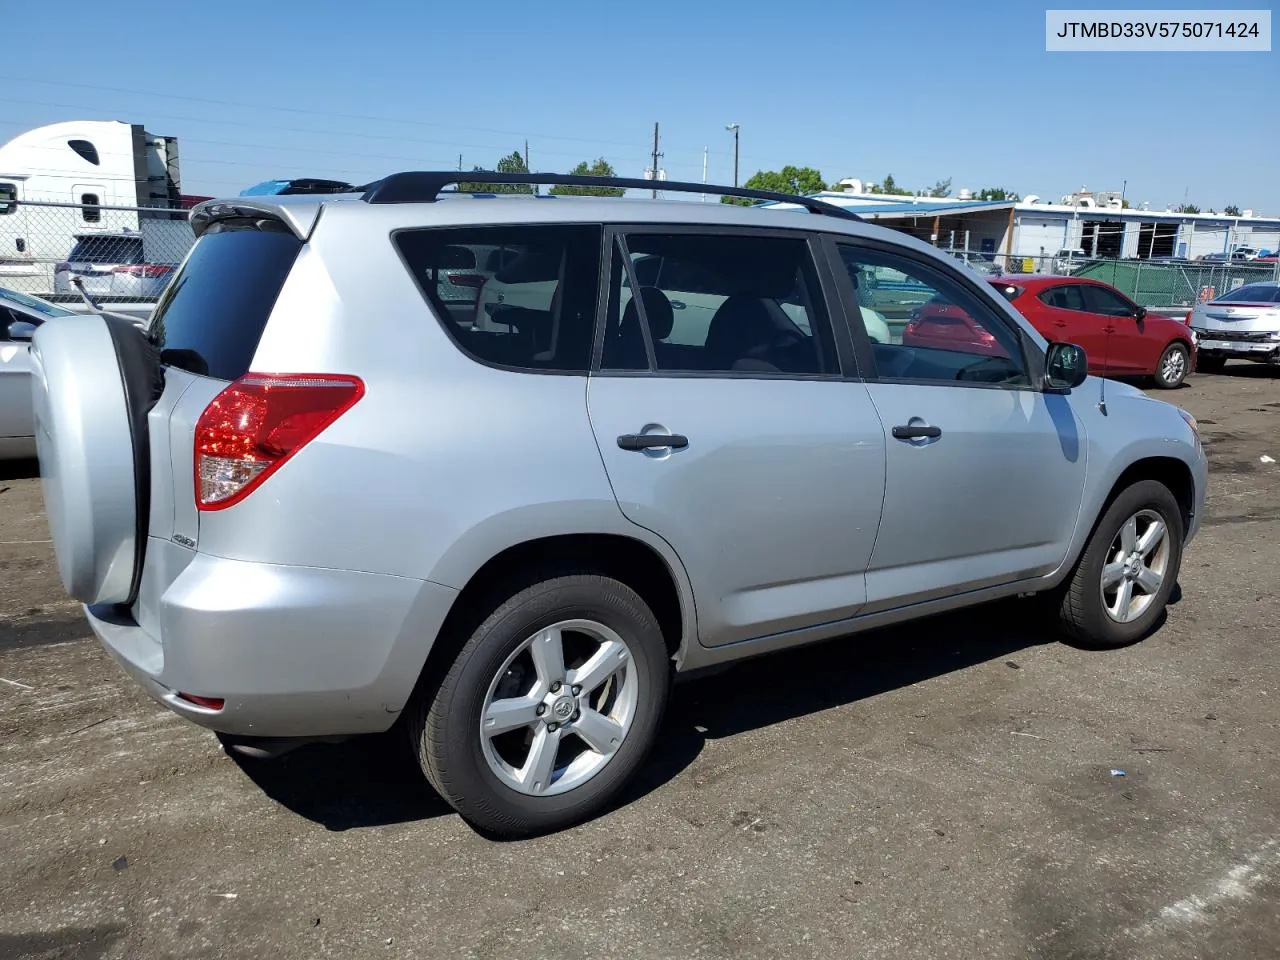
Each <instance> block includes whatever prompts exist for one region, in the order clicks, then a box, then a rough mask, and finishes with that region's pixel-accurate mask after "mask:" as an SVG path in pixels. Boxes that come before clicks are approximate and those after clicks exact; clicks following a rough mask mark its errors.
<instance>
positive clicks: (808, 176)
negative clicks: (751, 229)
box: [720, 164, 827, 206]
mask: <svg viewBox="0 0 1280 960" xmlns="http://www.w3.org/2000/svg"><path fill="white" fill-rule="evenodd" d="M743 186H744V187H746V188H747V189H748V190H769V191H772V192H773V193H790V194H795V195H796V196H800V195H802V194H806V193H820V192H822V191H823V190H825V189H827V181H825V180H823V179H822V174H821V173H820V172H818V171H817V170H815V169H813V167H793V166H791V165H790V164H788V165H787V166H785V167H783V168H782V169H781V170H757V171H756V172H755V173H753V174H752V175H751V176H750V178H749V179H748V180H747V182H746V183H744V184H743ZM720 202H721V203H736V204H739V205H740V206H750V205H751V204H753V203H755V202H756V201H754V200H749V199H747V198H746V197H721V198H720Z"/></svg>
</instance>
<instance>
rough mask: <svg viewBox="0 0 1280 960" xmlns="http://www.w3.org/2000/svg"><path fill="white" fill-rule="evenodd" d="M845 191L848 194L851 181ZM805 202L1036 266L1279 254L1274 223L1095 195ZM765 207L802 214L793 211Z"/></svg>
mask: <svg viewBox="0 0 1280 960" xmlns="http://www.w3.org/2000/svg"><path fill="white" fill-rule="evenodd" d="M849 183H850V186H853V185H854V184H855V183H856V181H850V182H849ZM857 186H861V184H857ZM811 196H813V197H815V198H817V199H821V200H826V201H827V202H829V203H833V204H837V205H839V206H844V207H853V208H855V209H856V210H857V212H858V214H859V215H860V216H862V217H864V218H865V219H867V220H871V221H873V222H879V223H883V224H884V225H885V226H890V227H893V228H894V229H898V230H902V231H904V232H906V233H910V234H911V235H913V236H916V237H919V238H920V239H922V240H925V241H927V242H930V243H933V244H935V245H937V246H940V247H954V248H955V249H967V250H972V251H975V252H979V253H987V254H993V255H1001V256H1008V257H1013V258H1016V257H1023V258H1036V259H1037V262H1038V264H1045V263H1046V262H1047V258H1052V257H1053V256H1054V255H1055V254H1057V253H1058V251H1060V250H1083V251H1084V253H1085V255H1086V256H1089V257H1097V258H1103V259H1141V260H1147V259H1150V258H1152V257H1162V258H1168V257H1182V258H1186V259H1192V260H1194V259H1198V258H1200V257H1203V256H1205V255H1207V254H1228V255H1229V254H1230V253H1231V252H1232V251H1233V250H1238V249H1241V248H1246V247H1247V248H1252V249H1254V250H1258V251H1263V252H1273V251H1275V250H1277V249H1280V217H1260V216H1255V215H1253V211H1251V210H1245V211H1242V215H1241V216H1239V217H1228V216H1224V215H1222V214H1210V213H1175V212H1173V211H1171V210H1162V211H1155V210H1140V209H1133V208H1128V209H1121V208H1120V207H1119V204H1118V203H1113V202H1111V200H1112V198H1111V197H1110V195H1102V194H1100V195H1098V197H1099V198H1101V199H1102V200H1104V201H1105V202H1097V203H1095V202H1091V203H1088V204H1086V203H1082V202H1076V203H1073V204H1063V203H1044V202H1041V200H1040V199H1039V198H1038V197H1027V198H1026V199H1025V200H1020V201H1018V202H1016V203H1015V202H1012V201H1007V200H990V201H987V200H967V199H964V200H962V199H951V198H937V197H908V196H890V195H886V194H869V193H861V192H837V191H823V192H821V193H816V194H812V195H811ZM1063 199H1070V198H1063ZM1077 199H1079V198H1077ZM765 205H766V206H770V205H772V206H777V207H779V208H783V209H785V208H794V209H802V208H800V207H797V206H795V205H794V204H765ZM1041 258H1046V259H1041ZM1038 268H1039V267H1037V268H1035V269H1038Z"/></svg>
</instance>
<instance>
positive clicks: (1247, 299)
mask: <svg viewBox="0 0 1280 960" xmlns="http://www.w3.org/2000/svg"><path fill="white" fill-rule="evenodd" d="M1214 303H1280V284H1277V283H1246V284H1245V285H1244V286H1243V287H1236V289H1234V290H1232V291H1231V292H1230V293H1224V294H1223V295H1222V296H1220V297H1218V298H1217V299H1216V300H1215V301H1214Z"/></svg>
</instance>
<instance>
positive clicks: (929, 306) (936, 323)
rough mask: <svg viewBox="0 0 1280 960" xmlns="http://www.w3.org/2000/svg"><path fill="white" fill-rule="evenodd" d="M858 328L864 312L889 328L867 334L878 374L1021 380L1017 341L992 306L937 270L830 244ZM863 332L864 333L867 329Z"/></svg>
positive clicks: (964, 381) (1003, 382)
mask: <svg viewBox="0 0 1280 960" xmlns="http://www.w3.org/2000/svg"><path fill="white" fill-rule="evenodd" d="M837 248H838V250H839V253H840V260H841V262H842V263H843V264H844V267H845V269H846V270H847V271H848V273H849V279H850V280H851V281H852V283H853V286H854V291H855V293H856V295H857V299H858V305H859V307H861V308H862V313H861V315H860V317H856V318H854V317H851V318H850V321H851V323H853V324H855V325H856V324H857V323H858V322H859V321H861V322H862V323H863V326H864V328H866V320H865V317H866V312H867V311H868V310H874V311H875V312H877V313H878V314H880V315H882V316H884V317H885V318H886V320H887V321H888V324H889V326H890V328H891V329H892V328H894V327H897V328H899V329H900V331H901V332H900V333H897V334H895V335H894V336H893V337H892V338H891V340H890V342H888V343H881V342H874V341H875V338H874V337H871V339H872V340H873V343H872V351H873V354H874V356H875V361H876V372H877V375H878V377H879V379H881V380H906V381H923V382H935V383H946V384H951V385H954V386H973V385H977V384H986V385H992V386H1015V387H1022V386H1029V385H1030V384H1031V377H1030V376H1029V375H1028V373H1027V366H1026V362H1025V358H1024V355H1023V350H1022V343H1021V339H1020V337H1019V336H1018V333H1017V331H1016V330H1015V329H1014V328H1013V327H1012V325H1011V324H1009V323H1007V322H1006V321H1005V320H1004V319H1003V318H1001V317H1000V316H999V315H998V313H997V312H996V309H995V308H994V307H993V306H991V305H990V304H988V303H986V302H985V301H983V300H982V299H981V298H979V297H978V296H977V295H976V294H975V293H973V292H972V291H971V290H970V289H969V288H968V287H967V286H965V285H964V284H962V283H961V282H960V281H959V280H957V279H956V278H953V277H951V276H948V275H947V274H946V273H945V272H944V271H942V270H939V269H937V268H935V267H932V266H930V265H928V264H925V263H923V262H920V261H917V260H914V259H911V258H909V257H904V256H901V255H899V254H896V253H891V252H887V251H884V250H879V249H876V250H873V249H868V248H862V247H857V246H853V245H851V244H838V245H837ZM867 333H868V336H869V337H870V335H871V331H870V330H869V329H868V330H867Z"/></svg>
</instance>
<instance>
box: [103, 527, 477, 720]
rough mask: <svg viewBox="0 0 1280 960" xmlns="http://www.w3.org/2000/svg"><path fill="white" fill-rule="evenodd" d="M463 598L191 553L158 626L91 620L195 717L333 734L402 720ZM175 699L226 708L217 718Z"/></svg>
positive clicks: (162, 604) (118, 618)
mask: <svg viewBox="0 0 1280 960" xmlns="http://www.w3.org/2000/svg"><path fill="white" fill-rule="evenodd" d="M155 545H156V542H155V541H152V544H151V546H155ZM170 546H172V545H170ZM175 549H176V548H175ZM456 595H457V591H455V590H453V589H451V588H449V587H444V586H441V585H439V584H436V583H430V582H424V581H421V580H410V579H405V578H401V577H391V576H382V575H377V574H369V573H357V572H353V571H347V570H328V569H319V568H314V567H286V566H282V565H279V564H256V563H247V562H244V561H239V560H225V559H222V558H219V557H210V556H207V555H204V554H195V555H194V556H193V557H192V558H191V561H190V562H189V563H187V564H186V565H185V567H183V569H182V572H181V573H179V574H178V575H177V577H175V578H174V580H173V582H172V583H171V584H170V585H169V586H168V588H167V589H166V590H165V591H164V592H163V594H162V595H161V597H160V600H159V612H158V617H156V618H154V620H153V621H152V622H154V623H158V629H155V628H154V627H153V630H152V632H148V631H147V630H145V629H143V627H141V626H139V625H138V623H137V621H136V620H134V619H133V617H132V616H131V615H130V614H129V613H128V612H127V611H124V612H122V611H119V610H118V609H116V608H108V609H104V608H99V607H87V608H86V613H87V615H88V619H89V624H90V626H91V627H92V628H93V631H94V633H96V634H97V636H98V638H99V640H101V641H102V644H103V646H104V647H105V648H106V650H107V652H108V653H110V654H111V656H112V657H114V658H115V660H116V661H117V662H119V664H120V665H121V666H122V667H123V668H124V669H125V671H126V672H127V673H129V675H130V676H132V677H133V678H134V679H135V680H137V681H138V682H139V683H140V684H141V685H142V686H143V687H144V689H146V691H147V693H149V694H150V695H151V696H152V697H153V698H154V699H155V700H157V701H158V702H160V703H161V704H163V705H164V706H166V707H168V708H169V709H170V710H173V711H174V712H175V713H177V714H180V715H181V716H183V717H186V718H187V719H188V720H191V721H193V722H195V723H198V724H201V725H202V726H205V727H209V728H210V729H213V730H217V731H219V732H222V733H230V734H239V735H244V736H254V737H326V736H344V735H350V734H360V733H374V732H378V731H382V730H386V729H387V728H388V727H390V726H391V725H392V724H393V723H394V722H395V720H396V718H397V716H398V715H399V713H400V711H401V710H402V709H403V708H404V705H405V703H406V702H407V700H408V698H409V695H410V694H411V693H412V691H413V687H414V684H415V683H416V682H417V679H418V676H419V674H420V673H421V671H422V666H423V663H424V662H425V660H426V656H427V653H428V651H429V650H430V648H431V644H432V643H433V642H434V640H435V637H436V634H437V633H438V632H439V630H440V626H441V624H442V623H443V622H444V618H445V615H446V614H447V613H448V611H449V607H450V605H451V604H452V602H453V600H454V598H455V597H456ZM148 619H149V620H150V619H151V618H148ZM157 634H158V635H157ZM180 693H186V694H194V695H196V696H199V697H209V698H217V699H221V700H223V701H225V702H224V706H223V707H222V709H220V710H212V709H208V708H205V707H201V706H198V705H196V704H194V703H191V702H189V701H187V700H184V699H183V698H182V697H180V696H179V694H180Z"/></svg>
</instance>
